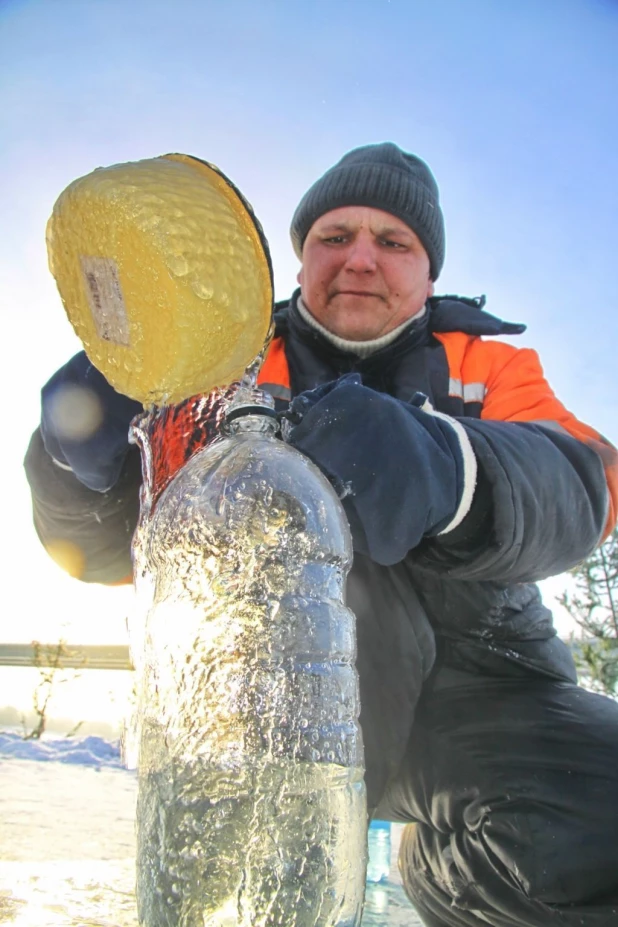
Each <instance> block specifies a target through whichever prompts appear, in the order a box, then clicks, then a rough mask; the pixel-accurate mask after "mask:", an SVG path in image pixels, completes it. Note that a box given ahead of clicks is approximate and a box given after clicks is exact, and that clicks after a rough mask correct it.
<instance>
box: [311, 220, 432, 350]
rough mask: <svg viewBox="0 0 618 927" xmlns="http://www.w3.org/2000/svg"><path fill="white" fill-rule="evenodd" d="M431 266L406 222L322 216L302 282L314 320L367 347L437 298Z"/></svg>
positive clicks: (313, 230) (314, 229) (315, 226)
mask: <svg viewBox="0 0 618 927" xmlns="http://www.w3.org/2000/svg"><path fill="white" fill-rule="evenodd" d="M429 273H430V270H429V258H428V256H427V252H426V251H425V249H424V248H423V246H422V244H421V242H420V240H419V238H418V237H417V236H416V235H415V234H414V232H413V231H412V229H410V228H409V227H408V226H407V225H406V224H405V223H404V222H402V221H401V220H400V219H397V218H395V216H392V215H390V213H388V212H383V211H382V210H381V209H373V208H372V207H370V206H342V207H341V208H340V209H333V210H331V212H327V213H325V214H324V215H323V216H320V218H319V219H317V220H316V221H315V222H314V224H313V225H312V226H311V228H310V230H309V234H308V235H307V238H306V239H305V243H304V245H303V260H302V268H301V270H300V273H299V275H298V282H299V283H300V287H301V292H302V296H303V301H304V303H305V305H306V306H307V308H308V309H309V311H310V312H311V315H312V316H313V317H314V318H315V319H317V321H318V322H320V324H321V325H323V326H324V328H327V329H328V330H329V331H330V332H332V333H333V334H334V335H338V336H339V337H340V338H345V339H346V340H348V341H370V340H372V339H374V338H379V337H381V336H382V335H386V334H387V333H388V332H390V331H392V330H393V329H394V328H397V326H398V325H401V324H402V323H403V322H405V321H407V320H408V319H411V318H412V317H413V316H415V315H416V314H417V313H418V312H420V310H421V309H422V308H423V306H424V305H425V302H426V301H427V298H428V297H429V296H431V295H432V294H433V282H432V281H431V279H430V276H429Z"/></svg>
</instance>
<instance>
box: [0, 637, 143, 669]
mask: <svg viewBox="0 0 618 927" xmlns="http://www.w3.org/2000/svg"><path fill="white" fill-rule="evenodd" d="M0 666H30V667H42V666H55V667H57V668H58V669H101V670H132V669H133V664H132V663H131V658H130V656H129V648H128V647H127V646H125V645H123V644H64V643H63V644H62V645H59V644H57V643H56V644H44V643H42V642H41V643H36V644H34V643H31V644H0Z"/></svg>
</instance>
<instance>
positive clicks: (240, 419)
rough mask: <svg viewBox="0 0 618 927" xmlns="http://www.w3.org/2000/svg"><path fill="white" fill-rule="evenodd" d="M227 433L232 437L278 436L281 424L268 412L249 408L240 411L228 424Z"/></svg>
mask: <svg viewBox="0 0 618 927" xmlns="http://www.w3.org/2000/svg"><path fill="white" fill-rule="evenodd" d="M226 426H227V432H228V434H230V435H239V434H262V435H272V436H274V435H276V434H277V433H278V431H279V422H278V421H277V419H276V418H275V417H274V416H273V415H272V414H270V413H269V412H268V411H266V410H261V409H260V410H257V409H255V408H247V409H246V410H241V409H238V412H237V414H236V415H235V416H234V418H232V420H231V421H230V419H229V418H228V420H227V422H226Z"/></svg>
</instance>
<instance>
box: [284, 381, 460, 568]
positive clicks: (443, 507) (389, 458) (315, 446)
mask: <svg viewBox="0 0 618 927" xmlns="http://www.w3.org/2000/svg"><path fill="white" fill-rule="evenodd" d="M286 418H287V420H288V422H289V424H288V426H287V434H286V440H288V442H289V443H290V444H291V445H293V446H294V447H296V448H298V450H299V451H302V452H303V453H304V454H306V455H307V456H308V457H309V458H310V459H311V460H313V462H314V463H315V464H317V466H318V467H319V468H320V470H322V472H323V473H324V474H325V476H327V477H328V479H329V480H330V481H331V483H332V484H333V486H334V487H335V490H336V491H337V493H338V495H339V497H340V498H341V500H342V503H343V506H344V508H345V511H346V514H347V516H348V520H349V522H350V528H351V531H352V537H353V541H354V549H355V550H357V551H358V552H359V553H363V554H367V555H368V556H369V557H371V559H372V560H375V561H376V562H377V563H381V564H385V565H388V564H393V563H398V562H399V561H400V560H403V558H404V557H405V556H406V554H407V553H408V552H409V551H410V550H412V549H413V548H414V547H416V546H417V545H418V544H419V543H420V541H421V540H422V539H423V538H424V537H430V536H435V535H438V534H442V533H447V532H449V531H452V530H453V529H454V528H456V527H457V525H459V524H460V523H461V521H462V520H463V518H464V517H465V515H466V514H467V512H468V511H469V509H470V506H471V504H472V498H473V494H474V488H475V484H476V458H475V456H474V452H473V450H472V447H471V445H470V442H469V439H468V436H467V434H466V431H465V429H464V427H463V426H462V425H461V423H460V422H458V421H456V420H455V419H452V418H449V417H448V416H446V415H442V414H441V413H437V412H434V411H433V409H432V408H431V405H430V404H429V402H428V400H427V397H426V396H424V395H423V394H421V393H418V394H417V395H416V396H415V397H414V400H413V402H412V403H404V402H401V401H399V400H398V399H393V398H392V397H391V396H388V395H386V394H384V393H378V392H375V391H374V390H372V389H369V388H368V387H365V386H363V385H362V383H361V379H360V377H359V376H358V374H348V375H347V376H344V377H342V378H341V379H340V380H337V381H335V382H334V383H329V384H326V385H325V386H322V387H319V388H318V389H315V390H311V391H309V392H306V393H302V394H301V395H300V396H297V397H296V398H295V399H294V400H293V401H292V403H291V405H290V408H289V410H288V412H287V413H286Z"/></svg>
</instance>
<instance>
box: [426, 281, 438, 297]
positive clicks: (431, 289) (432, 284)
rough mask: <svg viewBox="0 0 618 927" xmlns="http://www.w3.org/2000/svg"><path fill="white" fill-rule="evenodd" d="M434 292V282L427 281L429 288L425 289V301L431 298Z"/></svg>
mask: <svg viewBox="0 0 618 927" xmlns="http://www.w3.org/2000/svg"><path fill="white" fill-rule="evenodd" d="M435 290H436V288H435V285H434V282H433V280H430V281H429V286H428V287H427V299H429V298H430V297H431V296H433V294H434V293H435Z"/></svg>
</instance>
